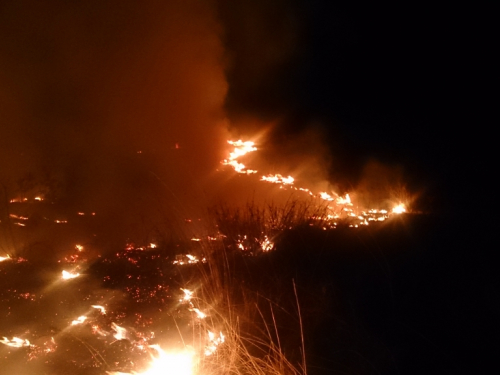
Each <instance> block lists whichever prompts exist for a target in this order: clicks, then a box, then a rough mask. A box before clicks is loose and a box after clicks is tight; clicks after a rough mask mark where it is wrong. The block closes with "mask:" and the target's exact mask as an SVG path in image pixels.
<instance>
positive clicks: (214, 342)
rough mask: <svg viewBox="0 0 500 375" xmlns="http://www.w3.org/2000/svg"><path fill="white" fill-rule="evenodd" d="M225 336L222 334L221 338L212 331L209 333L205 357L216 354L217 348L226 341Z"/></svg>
mask: <svg viewBox="0 0 500 375" xmlns="http://www.w3.org/2000/svg"><path fill="white" fill-rule="evenodd" d="M225 339H226V338H225V336H224V335H223V334H222V332H220V333H219V337H217V336H215V334H214V333H213V332H211V331H208V341H209V343H208V345H207V346H206V347H205V356H207V357H208V356H210V355H212V354H214V353H215V351H216V350H217V347H218V346H219V345H220V344H222V343H223V342H224V341H225Z"/></svg>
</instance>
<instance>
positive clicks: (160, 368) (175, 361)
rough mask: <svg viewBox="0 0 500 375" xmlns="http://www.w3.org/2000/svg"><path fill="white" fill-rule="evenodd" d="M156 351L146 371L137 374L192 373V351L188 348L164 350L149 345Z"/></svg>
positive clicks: (184, 374)
mask: <svg viewBox="0 0 500 375" xmlns="http://www.w3.org/2000/svg"><path fill="white" fill-rule="evenodd" d="M149 347H150V348H151V349H153V350H155V351H156V356H153V355H152V359H153V361H152V363H151V366H150V367H149V369H148V370H147V371H146V372H142V373H139V374H137V375H164V374H172V375H192V374H193V372H194V364H195V363H194V353H193V352H192V351H190V350H187V349H185V350H183V351H180V352H171V353H168V352H165V351H164V350H163V349H162V348H161V347H160V346H159V345H150V346H149Z"/></svg>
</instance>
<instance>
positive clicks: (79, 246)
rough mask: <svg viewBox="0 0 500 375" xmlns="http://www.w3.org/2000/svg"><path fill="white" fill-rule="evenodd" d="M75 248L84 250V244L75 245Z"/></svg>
mask: <svg viewBox="0 0 500 375" xmlns="http://www.w3.org/2000/svg"><path fill="white" fill-rule="evenodd" d="M75 248H76V249H77V250H78V251H83V246H82V245H75Z"/></svg>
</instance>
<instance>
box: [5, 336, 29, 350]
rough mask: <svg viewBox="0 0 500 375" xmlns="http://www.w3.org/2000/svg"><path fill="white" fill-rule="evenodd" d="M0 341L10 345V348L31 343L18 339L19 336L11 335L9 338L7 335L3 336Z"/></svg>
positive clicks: (26, 345) (27, 345)
mask: <svg viewBox="0 0 500 375" xmlns="http://www.w3.org/2000/svg"><path fill="white" fill-rule="evenodd" d="M0 343H2V344H4V345H7V346H10V347H12V348H22V347H30V346H31V344H30V342H29V341H28V340H23V339H20V338H19V337H13V338H12V339H11V340H9V339H8V338H7V337H4V338H3V339H2V340H0Z"/></svg>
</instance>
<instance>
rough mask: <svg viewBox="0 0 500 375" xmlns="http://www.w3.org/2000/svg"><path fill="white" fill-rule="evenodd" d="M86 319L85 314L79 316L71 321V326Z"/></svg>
mask: <svg viewBox="0 0 500 375" xmlns="http://www.w3.org/2000/svg"><path fill="white" fill-rule="evenodd" d="M86 320H87V317H86V316H85V315H82V316H79V317H78V318H76V319H75V320H73V321H72V322H71V325H72V326H76V325H78V324H83V323H84V322H85V321H86Z"/></svg>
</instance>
